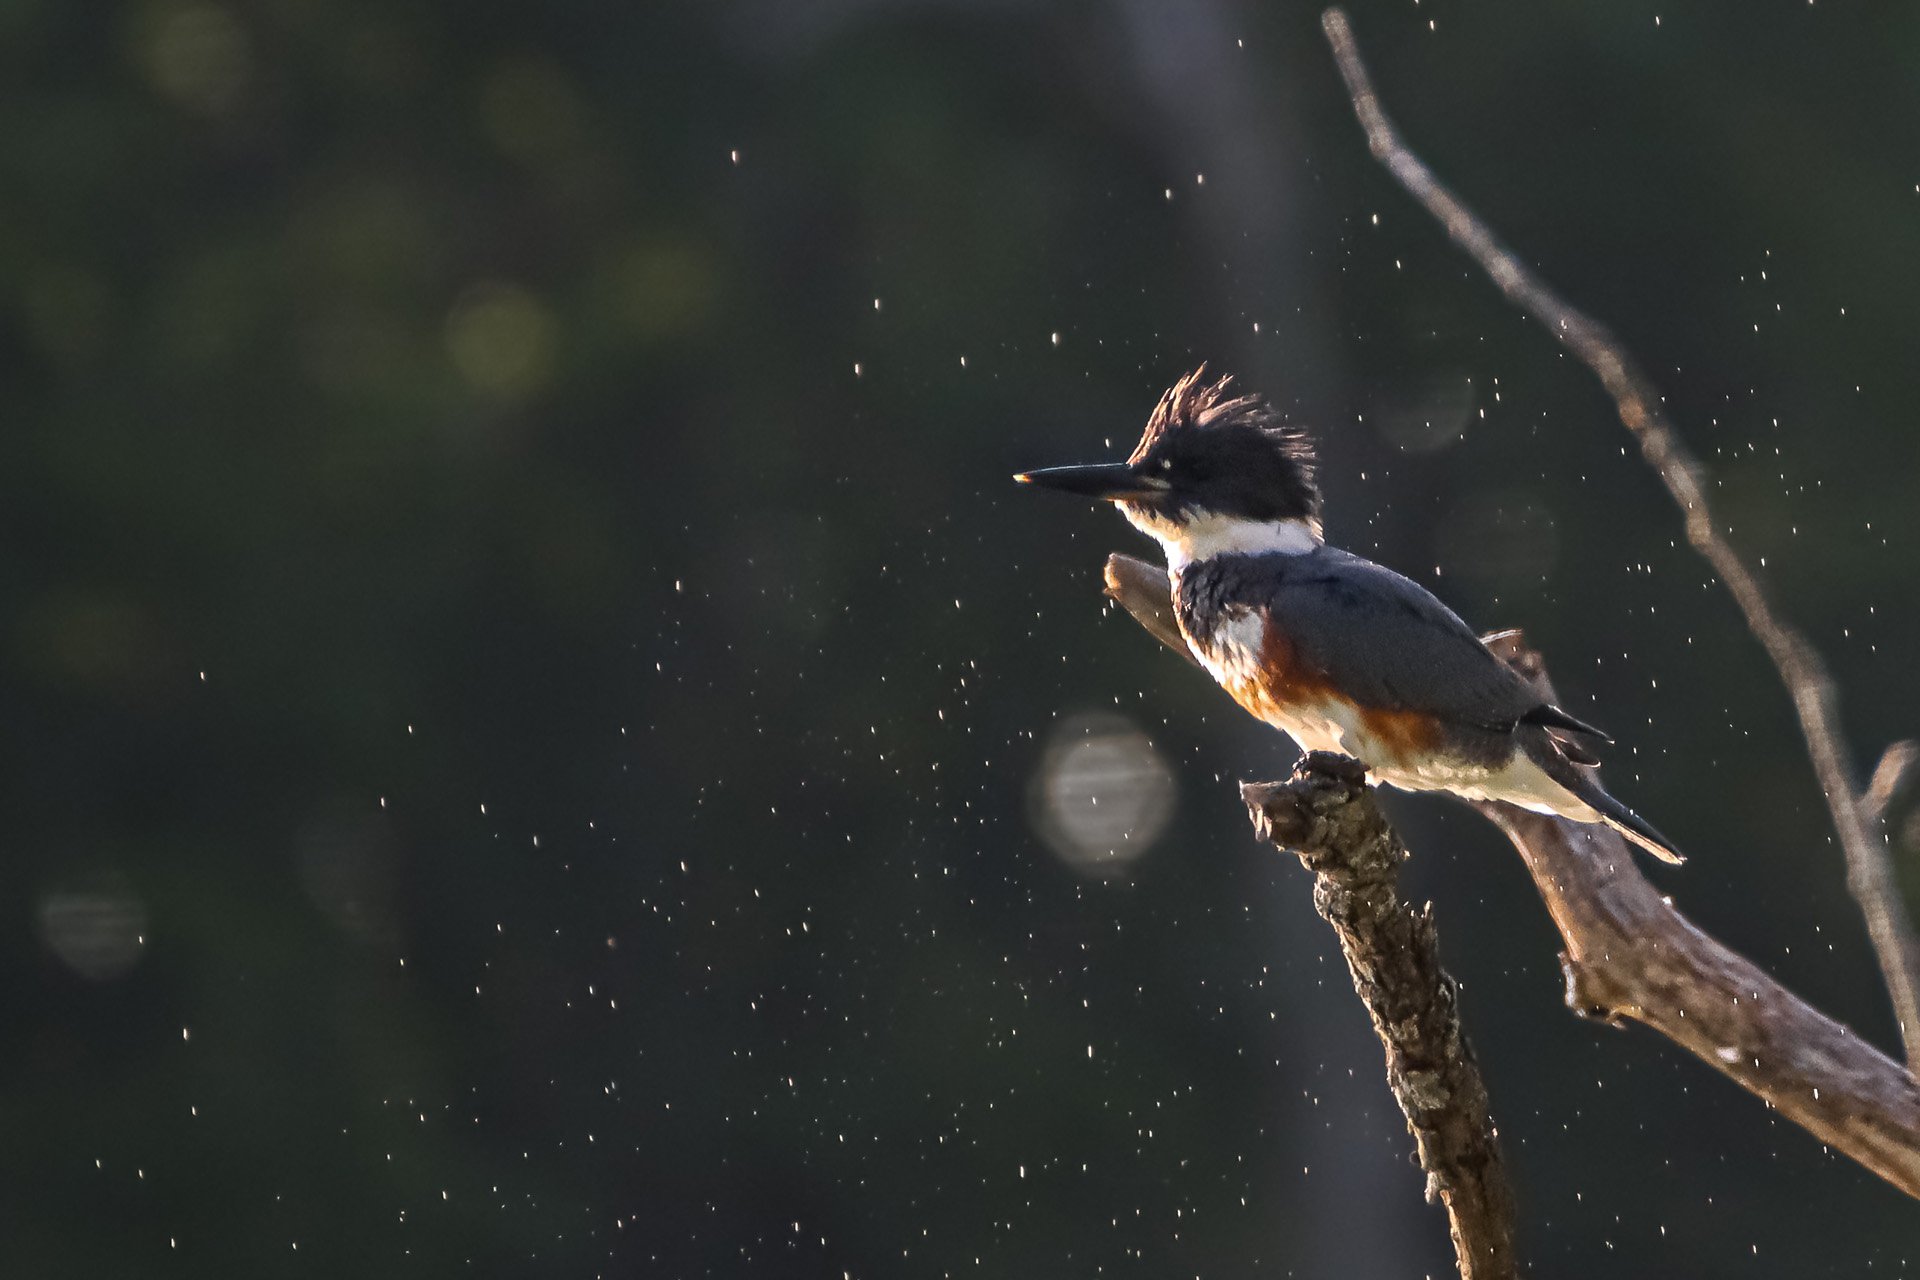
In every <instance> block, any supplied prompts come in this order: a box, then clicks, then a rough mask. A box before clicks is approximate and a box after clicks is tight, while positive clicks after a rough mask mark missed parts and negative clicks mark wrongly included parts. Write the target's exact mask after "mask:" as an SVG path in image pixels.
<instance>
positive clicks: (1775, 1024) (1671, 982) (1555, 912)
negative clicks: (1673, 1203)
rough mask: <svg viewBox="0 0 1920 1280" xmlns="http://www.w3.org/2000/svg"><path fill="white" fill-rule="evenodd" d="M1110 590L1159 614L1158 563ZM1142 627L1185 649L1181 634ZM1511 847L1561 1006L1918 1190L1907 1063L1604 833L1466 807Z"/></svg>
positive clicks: (1117, 571) (1511, 659) (1118, 564)
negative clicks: (1630, 1024)
mask: <svg viewBox="0 0 1920 1280" xmlns="http://www.w3.org/2000/svg"><path fill="white" fill-rule="evenodd" d="M1106 578H1107V584H1108V585H1107V589H1108V594H1109V595H1112V596H1114V598H1115V599H1117V600H1119V601H1120V603H1121V604H1122V605H1124V606H1125V607H1126V609H1127V612H1128V613H1130V614H1132V615H1133V616H1134V617H1135V618H1141V617H1143V615H1144V616H1153V615H1155V614H1156V613H1160V612H1163V611H1166V610H1168V609H1169V608H1170V607H1171V605H1170V597H1169V593H1168V583H1167V575H1166V571H1165V570H1163V569H1161V568H1160V567H1159V566H1157V565H1151V564H1148V563H1146V562H1145V561H1142V560H1135V559H1133V558H1132V557H1130V556H1119V555H1115V556H1109V557H1108V558H1107V574H1106ZM1142 625H1143V626H1145V627H1146V629H1147V630H1148V631H1149V632H1151V633H1152V634H1153V635H1154V636H1155V637H1156V638H1157V639H1159V640H1160V641H1161V642H1162V643H1163V644H1166V645H1168V646H1169V647H1172V648H1177V649H1178V650H1180V651H1181V652H1182V653H1184V652H1185V650H1186V643H1185V641H1183V640H1181V639H1180V635H1179V633H1178V631H1172V632H1162V631H1161V630H1160V629H1158V628H1156V627H1155V626H1153V625H1151V624H1149V623H1146V622H1142ZM1486 641H1487V646H1488V647H1489V648H1490V649H1492V650H1493V651H1494V652H1495V653H1496V654H1498V655H1499V656H1500V657H1501V658H1502V659H1503V660H1505V661H1506V662H1507V663H1508V664H1509V665H1511V666H1512V667H1514V669H1515V670H1517V671H1518V672H1520V674H1522V675H1523V676H1526V677H1527V678H1528V679H1529V680H1532V681H1534V682H1535V684H1536V687H1537V688H1538V690H1539V691H1540V694H1541V696H1542V697H1543V698H1545V699H1548V700H1551V698H1552V694H1553V691H1552V688H1551V686H1550V685H1549V684H1548V683H1547V680H1546V674H1545V670H1544V667H1543V665H1542V663H1541V660H1540V657H1539V655H1538V654H1537V653H1535V652H1533V651H1532V650H1530V649H1528V648H1527V647H1526V644H1525V642H1524V640H1523V639H1522V638H1521V635H1520V633H1519V632H1517V631H1504V632H1500V633H1497V634H1495V635H1491V636H1488V637H1486ZM1474 807H1475V808H1477V809H1479V810H1480V811H1481V812H1482V813H1484V814H1485V815H1486V816H1487V817H1488V818H1489V819H1491V820H1492V821H1493V822H1494V823H1496V824H1497V825H1498V826H1499V827H1500V829H1501V830H1502V831H1504V832H1506V834H1507V836H1508V838H1510V839H1511V840H1512V841H1513V843H1514V845H1515V847H1516V848H1518V849H1519V850H1520V855H1521V858H1522V859H1523V860H1524V861H1525V863H1526V867H1527V871H1528V873H1529V874H1531V875H1532V876H1533V882H1534V887H1535V888H1536V889H1537V890H1538V891H1539V893H1540V896H1541V898H1542V899H1543V900H1544V901H1545V902H1546V904H1547V910H1548V912H1549V914H1551V915H1552V917H1553V922H1554V925H1555V927H1556V928H1558V929H1559V931H1560V936H1561V938H1562V940H1563V941H1564V942H1565V944H1566V951H1565V953H1564V954H1563V956H1562V960H1561V962H1562V965H1563V966H1564V968H1565V969H1566V973H1567V1003H1568V1004H1569V1005H1570V1006H1571V1007H1572V1008H1573V1009H1574V1010H1575V1011H1576V1012H1578V1013H1582V1014H1589V1015H1598V1016H1601V1017H1603V1018H1605V1019H1607V1020H1608V1021H1616V1020H1618V1019H1622V1018H1630V1019H1632V1020H1633V1021H1635V1022H1640V1023H1644V1024H1645V1025H1646V1026H1648V1027H1651V1028H1652V1029H1653V1030H1655V1031H1657V1032H1659V1033H1660V1034H1661V1035H1663V1036H1665V1037H1667V1039H1669V1040H1671V1041H1673V1042H1674V1043H1675V1044H1677V1045H1679V1046H1680V1047H1681V1048H1683V1049H1685V1050H1687V1051H1688V1052H1689V1053H1691V1054H1693V1055H1694V1056H1695V1057H1697V1058H1699V1059H1700V1060H1701V1061H1702V1062H1705V1063H1706V1064H1707V1065H1708V1066H1710V1067H1712V1068H1714V1070H1716V1071H1718V1072H1720V1073H1721V1074H1722V1075H1725V1076H1726V1077H1727V1078H1729V1079H1731V1080H1732V1081H1733V1082H1734V1083H1735V1084H1738V1085H1739V1086H1740V1087H1741V1088H1743V1089H1745V1090H1747V1091H1748V1092H1750V1093H1753V1094H1755V1095H1757V1096H1758V1097H1760V1098H1763V1099H1765V1100H1766V1101H1767V1102H1768V1103H1769V1104H1771V1105H1772V1106H1773V1108H1774V1109H1775V1110H1776V1111H1777V1112H1778V1113H1779V1114H1780V1115H1782V1116H1783V1117H1785V1118H1786V1119H1787V1120H1789V1121H1791V1122H1793V1123H1794V1124H1796V1125H1799V1126H1800V1127H1801V1128H1802V1129H1805V1130H1806V1131H1807V1132H1808V1133H1811V1134H1812V1135H1813V1136H1814V1137H1816V1138H1818V1139H1820V1141H1822V1142H1824V1143H1826V1144H1827V1145H1828V1146H1830V1147H1832V1148H1833V1149H1834V1150H1835V1151H1838V1152H1840V1153H1842V1154H1843V1155H1846V1156H1849V1157H1851V1158H1852V1159H1854V1160H1857V1161H1858V1162H1859V1163H1861V1164H1862V1165H1864V1166H1866V1167H1867V1168H1868V1169H1871V1170H1872V1171H1873V1172H1875V1173H1877V1174H1879V1175H1880V1176H1881V1177H1883V1178H1885V1179H1886V1180H1887V1181H1888V1182H1891V1183H1892V1184H1893V1185H1894V1186H1896V1187H1899V1188H1900V1189H1901V1190H1902V1191H1905V1192H1906V1193H1907V1194H1908V1195H1911V1196H1915V1197H1920V1085H1916V1084H1915V1082H1914V1078H1913V1077H1912V1076H1911V1075H1909V1074H1908V1072H1907V1071H1906V1069H1905V1068H1903V1067H1902V1066H1901V1065H1900V1064H1899V1063H1897V1062H1895V1061H1894V1060H1893V1059H1891V1058H1889V1057H1887V1056H1886V1055H1885V1054H1883V1053H1881V1052H1880V1051H1879V1050H1878V1049H1875V1048H1874V1047H1873V1046H1872V1045H1871V1044H1869V1043H1867V1042H1866V1041H1864V1040H1862V1039H1861V1038H1860V1037H1858V1036H1856V1035H1854V1034H1852V1033H1851V1032H1850V1031H1848V1030H1847V1028H1846V1027H1844V1026H1842V1025H1841V1024H1840V1023H1838V1022H1835V1021H1834V1020H1833V1019H1831V1018H1829V1017H1827V1016H1826V1015H1825V1014H1823V1013H1821V1012H1820V1011H1819V1010H1817V1009H1815V1008H1813V1007H1812V1006H1811V1005H1809V1004H1807V1003H1806V1002H1805V1001H1804V1000H1802V999H1800V997H1798V996H1796V995H1794V994H1793V993H1792V992H1791V991H1788V990H1787V989H1786V988H1785V987H1783V986H1781V985H1780V984H1779V983H1778V982H1775V981H1774V980H1773V979H1772V978H1771V977H1769V976H1767V974H1766V973H1764V972H1762V971H1761V970H1760V968H1759V967H1758V966H1756V965H1755V964H1753V962H1752V961H1750V960H1748V959H1746V958H1745V957H1744V956H1741V955H1740V954H1738V953H1737V952H1735V951H1733V950H1731V949H1729V948H1728V947H1727V946H1726V945H1725V944H1723V943H1721V942H1718V941H1716V940H1715V939H1713V938H1711V937H1709V936H1708V935H1706V934H1705V933H1703V932H1701V931H1700V930H1699V929H1698V928H1697V927H1695V926H1694V924H1693V923H1692V922H1691V921H1689V920H1688V919H1687V918H1686V917H1685V916H1683V915H1681V914H1680V912H1678V911H1677V910H1675V909H1674V907H1673V905H1672V904H1671V903H1670V902H1668V901H1667V899H1666V898H1664V897H1663V896H1662V895H1661V894H1660V891H1659V890H1657V889H1656V888H1654V886H1653V885H1652V884H1651V883H1649V882H1648V881H1647V879H1646V878H1645V877H1644V876H1642V875H1641V874H1640V870H1639V868H1638V867H1637V866H1635V864H1634V861H1633V855H1632V852H1631V850H1630V849H1629V848H1628V846H1627V844H1626V842H1625V841H1624V840H1622V839H1621V838H1620V837H1618V836H1616V835H1614V834H1613V833H1612V832H1611V831H1607V830H1604V829H1602V828H1598V827H1585V826H1581V825H1579V824H1578V823H1572V822H1567V821H1566V820H1564V819H1561V818H1550V817H1545V816H1543V815H1541V814H1536V813H1528V812H1527V811H1526V810H1524V809H1517V808H1514V807H1513V806H1511V805H1503V804H1479V805H1475V806H1474Z"/></svg>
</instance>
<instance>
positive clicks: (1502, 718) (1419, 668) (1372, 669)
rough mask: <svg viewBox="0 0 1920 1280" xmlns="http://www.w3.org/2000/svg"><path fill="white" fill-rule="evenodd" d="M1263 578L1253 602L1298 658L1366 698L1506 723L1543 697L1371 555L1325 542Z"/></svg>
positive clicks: (1493, 724)
mask: <svg viewBox="0 0 1920 1280" xmlns="http://www.w3.org/2000/svg"><path fill="white" fill-rule="evenodd" d="M1262 559H1263V561H1264V562H1265V563H1267V564H1272V563H1273V562H1274V561H1279V560H1281V559H1282V558H1281V557H1263V558H1262ZM1263 576H1264V575H1263ZM1249 585H1251V584H1249ZM1261 586H1262V588H1263V589H1262V590H1261V591H1260V592H1259V594H1260V595H1263V596H1265V597H1266V598H1265V599H1264V600H1258V601H1256V600H1254V599H1244V603H1246V604H1249V605H1256V606H1262V605H1263V606H1264V607H1265V608H1266V610H1267V611H1268V614H1269V617H1270V618H1271V619H1272V621H1273V622H1274V623H1275V624H1277V625H1278V626H1279V627H1280V629H1281V630H1282V632H1283V633H1284V634H1285V636H1286V637H1287V639H1288V640H1289V641H1290V642H1291V644H1292V647H1293V650H1294V654H1295V656H1296V658H1297V660H1299V661H1301V662H1302V663H1303V664H1305V665H1306V666H1308V667H1309V668H1312V669H1313V670H1315V671H1317V672H1319V673H1320V674H1321V675H1322V676H1323V677H1324V678H1325V679H1326V681H1327V682H1328V683H1329V684H1331V685H1332V686H1333V687H1334V688H1336V689H1339V690H1340V691H1341V692H1343V693H1345V694H1346V695H1347V696H1348V697H1350V698H1352V699H1354V700H1355V701H1356V702H1358V703H1360V704H1361V705H1362V706H1368V707H1380V708H1383V709H1387V710H1393V711H1415V712H1420V713H1423V714H1425V715H1430V716H1435V717H1438V718H1439V719H1441V720H1444V721H1447V722H1450V723H1453V724H1457V725H1461V726H1475V727H1480V728H1487V729H1496V730H1505V729H1511V728H1513V726H1514V725H1515V723H1516V722H1518V721H1519V720H1521V719H1522V718H1523V717H1528V716H1529V714H1530V713H1534V712H1535V711H1536V710H1537V709H1538V708H1539V707H1540V705H1541V703H1540V699H1539V698H1538V697H1537V696H1536V695H1534V694H1533V692H1532V691H1531V690H1530V689H1529V688H1528V687H1527V685H1526V683H1525V682H1524V681H1523V680H1522V679H1521V678H1520V677H1519V676H1518V675H1516V674H1515V673H1514V672H1513V671H1512V669H1511V668H1509V667H1508V666H1507V665H1506V664H1505V663H1504V662H1502V661H1500V659H1498V658H1496V657H1494V656H1493V654H1492V653H1490V652H1488V650H1487V647H1486V646H1485V645H1483V644H1481V643H1480V639H1479V637H1478V636H1476V635H1475V634H1474V633H1473V629H1472V628H1471V627H1469V626H1467V624H1466V623H1465V622H1463V621H1461V620H1460V617H1459V615H1458V614H1456V613H1454V612H1453V610H1451V609H1449V608H1447V606H1446V605H1444V604H1442V603H1440V601H1439V600H1437V599H1436V598H1435V597H1434V595H1433V593H1432V592H1430V591H1428V590H1427V589H1426V588H1425V587H1422V586H1421V585H1420V584H1419V583H1417V582H1413V581H1411V580H1409V579H1407V578H1403V577H1401V576H1400V575H1399V574H1397V573H1395V572H1393V570H1391V569H1387V568H1384V567H1383V566H1381V565H1377V564H1375V563H1373V562H1372V561H1371V560H1366V559H1363V558H1361V557H1359V556H1355V555H1350V554H1348V553H1347V552H1344V551H1336V550H1334V549H1333V548H1330V547H1324V548H1320V549H1318V550H1316V551H1314V552H1312V553H1310V554H1308V555H1303V556H1297V557H1287V558H1285V560H1284V567H1283V568H1281V569H1280V571H1279V572H1277V573H1274V574H1273V575H1272V576H1271V577H1268V578H1267V579H1266V581H1264V582H1263V583H1262V584H1261ZM1576 723H1577V722H1576Z"/></svg>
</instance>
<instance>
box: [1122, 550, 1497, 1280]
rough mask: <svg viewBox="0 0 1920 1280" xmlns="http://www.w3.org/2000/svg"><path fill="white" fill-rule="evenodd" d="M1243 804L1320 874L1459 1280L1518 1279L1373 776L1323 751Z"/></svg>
mask: <svg viewBox="0 0 1920 1280" xmlns="http://www.w3.org/2000/svg"><path fill="white" fill-rule="evenodd" d="M1135 563H1138V562H1137V561H1136V562H1135ZM1136 616H1137V615H1136ZM1156 634H1157V633H1156ZM1162 638H1163V639H1164V637H1162ZM1240 794H1241V797H1242V798H1243V799H1244V800H1245V801H1246V802H1247V808H1248V810H1249V811H1250V812H1251V814H1252V816H1253V823H1254V828H1255V829H1256V830H1257V831H1259V832H1260V834H1261V835H1262V836H1263V837H1264V838H1266V839H1269V840H1271V841H1273V842H1274V844H1275V845H1277V846H1279V847H1280V848H1281V849H1285V850H1291V851H1292V852H1294V853H1296V854H1298V855H1299V857H1300V861H1301V862H1302V863H1303V864H1304V865H1305V866H1306V868H1307V870H1309V871H1311V872H1313V875H1314V885H1313V905H1314V908H1315V909H1316V910H1318V911H1319V913H1320V916H1321V918H1322V919H1324V920H1325V921H1326V922H1327V923H1328V924H1330V925H1332V926H1333V929H1334V933H1335V934H1336V935H1337V936H1338V937H1339V939H1340V950H1341V951H1342V952H1343V953H1344V954H1345V955H1346V958H1347V971H1348V973H1350V974H1351V975H1352V977H1353V989H1354V991H1355V992H1357V993H1358V994H1359V996H1360V999H1361V1002H1362V1003H1364V1004H1365V1005H1366V1006H1367V1013H1368V1014H1369V1015H1370V1016H1371V1017H1372V1019H1373V1030H1374V1033H1375V1034H1376V1035H1378V1036H1379V1037H1380V1045H1381V1047H1382V1048H1383V1049H1385V1050H1386V1055H1387V1085H1388V1087H1389V1088H1390V1089H1392V1090H1393V1096H1394V1100H1395V1101H1396V1102H1398V1103H1399V1104H1400V1110H1401V1113H1402V1114H1404V1115H1405V1116H1406V1118H1407V1128H1408V1130H1409V1131H1410V1132H1411V1133H1412V1134H1413V1137H1414V1142H1415V1144H1416V1146H1417V1148H1418V1153H1419V1157H1420V1167H1421V1168H1422V1169H1424V1170H1426V1173H1427V1199H1428V1200H1429V1201H1432V1200H1434V1199H1435V1198H1438V1199H1439V1200H1440V1201H1441V1203H1443V1204H1444V1205H1445V1206H1446V1210H1447V1225H1448V1229H1449V1234H1451V1235H1452V1237H1453V1252H1454V1260H1455V1263H1456V1264H1457V1265H1458V1267H1459V1270H1460V1275H1461V1277H1462V1280H1509V1278H1510V1277H1513V1276H1516V1275H1518V1274H1519V1273H1518V1271H1517V1270H1516V1267H1515V1261H1514V1256H1513V1191H1512V1188H1511V1187H1509V1185H1508V1183H1507V1172H1506V1166H1505V1163H1504V1162H1503V1161H1502V1160H1501V1157H1500V1144H1499V1140H1498V1138H1497V1137H1496V1135H1495V1132H1494V1128H1493V1122H1492V1120H1491V1119H1489V1118H1488V1115H1487V1089H1486V1085H1485V1084H1484V1083H1483V1082H1482V1081H1481V1079H1480V1067H1479V1065H1478V1064H1477V1063H1476V1062H1475V1061H1474V1059H1473V1051H1472V1050H1471V1049H1470V1048H1468V1047H1467V1042H1466V1040H1465V1039H1464V1038H1463V1037H1462V1035H1461V1031H1460V1009H1459V1000H1460V995H1459V990H1458V988H1456V987H1455V986H1454V982H1453V979H1452V978H1451V977H1449V976H1448V975H1447V973H1446V971H1445V970H1444V969H1442V968H1441V967H1440V950H1439V943H1438V940H1437V939H1436V937H1435V934H1434V927H1433V907H1432V904H1428V906H1427V907H1426V908H1425V909H1424V910H1421V911H1415V910H1413V909H1412V908H1411V907H1409V906H1407V905H1406V904H1405V903H1403V902H1401V901H1400V898H1399V895H1398V894H1397V893H1396V892H1395V889H1394V881H1395V880H1396V879H1397V878H1398V876H1399V873H1400V864H1401V863H1403V862H1405V861H1406V860H1407V847H1406V845H1404V844H1402V843H1401V841H1400V837H1399V835H1398V833H1396V832H1395V831H1394V829H1393V828H1392V827H1390V826H1389V825H1387V820H1386V818H1385V817H1383V816H1382V815H1381V813H1380V807H1379V805H1377V804H1375V803H1374V799H1373V793H1372V792H1370V791H1369V790H1368V789H1367V771H1366V767H1365V766H1364V765H1361V764H1360V763H1358V762H1357V761H1353V760H1349V759H1347V758H1346V757H1345V756H1339V755H1332V754H1330V753H1328V752H1324V751H1316V752H1313V753H1311V754H1309V755H1306V756H1304V757H1302V758H1301V760H1300V763H1299V764H1297V765H1296V766H1294V772H1293V777H1292V778H1291V779H1290V780H1288V781H1286V782H1249V783H1247V784H1245V785H1244V786H1242V787H1241V788H1240Z"/></svg>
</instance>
